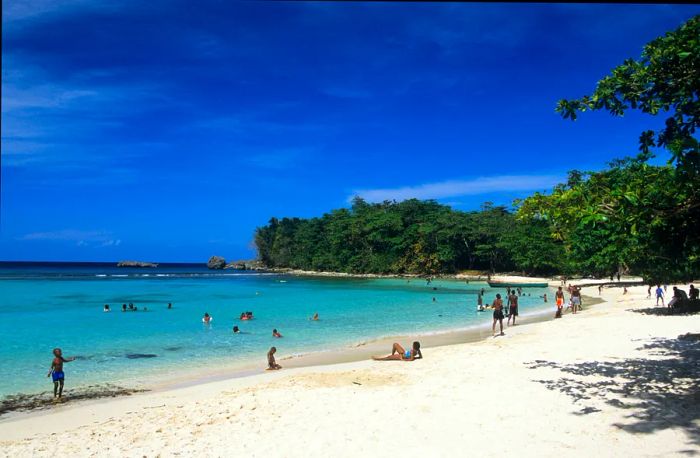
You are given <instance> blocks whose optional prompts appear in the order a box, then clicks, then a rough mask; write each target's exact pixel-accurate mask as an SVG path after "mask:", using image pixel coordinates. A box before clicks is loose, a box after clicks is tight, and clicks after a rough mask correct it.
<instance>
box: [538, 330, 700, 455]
mask: <svg viewBox="0 0 700 458" xmlns="http://www.w3.org/2000/svg"><path fill="white" fill-rule="evenodd" d="M691 336H692V335H691ZM639 350H645V351H646V352H648V354H649V356H651V357H652V358H629V359H623V360H620V361H614V362H607V361H605V362H600V361H592V362H584V363H579V364H560V363H556V362H552V361H542V360H537V361H534V362H530V363H526V364H527V366H528V367H529V368H531V369H538V368H542V367H548V368H551V369H557V370H559V371H561V372H563V373H564V374H570V375H571V376H576V378H572V377H561V378H559V379H554V380H534V381H536V382H539V383H542V384H543V385H545V386H546V387H547V388H548V389H550V390H556V391H560V392H563V393H565V394H567V395H568V396H570V397H571V398H573V400H574V403H577V404H579V405H580V406H581V410H579V411H578V412H575V414H576V415H589V414H592V413H595V412H599V411H600V410H599V409H598V408H596V407H595V405H594V404H595V403H594V402H593V401H595V400H602V401H604V402H605V403H606V404H608V405H610V406H613V407H616V408H619V409H626V410H628V411H629V414H628V415H627V416H626V418H628V419H629V420H630V421H629V422H626V423H624V424H623V423H616V424H614V426H616V427H618V428H620V429H622V430H624V431H627V432H630V433H643V434H650V433H653V432H655V431H658V430H664V429H668V428H675V427H678V428H682V429H683V430H685V431H686V432H687V434H688V436H689V437H690V440H691V443H692V444H694V445H700V426H698V425H697V424H695V421H696V420H698V419H700V379H699V378H698V377H699V376H700V342H699V341H698V340H697V339H695V338H692V337H691V338H688V337H687V336H681V338H679V339H662V338H655V339H652V340H651V341H650V342H649V343H646V344H644V345H643V346H642V347H641V348H639ZM682 453H689V454H697V452H696V451H694V450H686V451H682Z"/></svg>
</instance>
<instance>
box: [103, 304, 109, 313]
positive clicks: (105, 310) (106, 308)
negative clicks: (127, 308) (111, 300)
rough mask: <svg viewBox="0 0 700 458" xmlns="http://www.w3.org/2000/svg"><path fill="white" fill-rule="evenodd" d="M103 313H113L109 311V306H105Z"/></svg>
mask: <svg viewBox="0 0 700 458" xmlns="http://www.w3.org/2000/svg"><path fill="white" fill-rule="evenodd" d="M102 311H103V312H111V310H110V309H109V304H105V306H104V308H103V309H102Z"/></svg>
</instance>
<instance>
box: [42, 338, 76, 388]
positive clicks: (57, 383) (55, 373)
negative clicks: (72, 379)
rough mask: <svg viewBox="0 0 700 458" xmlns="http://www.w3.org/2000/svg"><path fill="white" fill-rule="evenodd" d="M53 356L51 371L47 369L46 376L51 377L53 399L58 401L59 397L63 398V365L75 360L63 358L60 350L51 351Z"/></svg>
mask: <svg viewBox="0 0 700 458" xmlns="http://www.w3.org/2000/svg"><path fill="white" fill-rule="evenodd" d="M53 356H54V358H53V361H51V369H49V373H48V374H46V376H47V377H52V379H53V397H54V398H59V399H60V398H61V396H63V381H64V380H65V374H64V373H63V363H69V362H71V361H75V358H64V357H63V353H62V351H61V349H60V348H54V349H53Z"/></svg>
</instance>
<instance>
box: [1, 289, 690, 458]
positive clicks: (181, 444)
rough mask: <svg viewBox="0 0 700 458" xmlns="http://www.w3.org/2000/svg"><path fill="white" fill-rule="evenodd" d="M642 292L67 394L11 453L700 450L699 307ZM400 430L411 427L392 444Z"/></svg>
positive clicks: (6, 446)
mask: <svg viewBox="0 0 700 458" xmlns="http://www.w3.org/2000/svg"><path fill="white" fill-rule="evenodd" d="M584 294H585V295H586V296H587V297H593V298H595V297H596V295H597V288H595V287H591V288H588V290H586V291H584ZM645 298H646V288H645V287H632V288H630V291H629V294H627V295H623V294H622V290H621V289H617V288H615V289H608V290H604V293H603V295H602V299H603V300H602V304H601V305H600V306H596V307H592V306H590V304H589V307H586V309H585V310H584V312H583V313H582V314H580V315H571V314H566V315H565V317H564V318H563V319H559V320H553V319H552V320H546V321H541V322H537V323H531V324H528V325H527V326H516V327H515V328H509V329H508V330H507V331H506V335H505V336H504V337H497V338H490V339H482V340H480V341H478V342H474V343H466V344H465V343H460V344H454V345H446V346H437V347H431V348H429V349H427V350H426V351H425V358H424V359H422V360H420V361H415V362H411V363H402V362H376V361H369V360H364V361H358V362H350V363H340V364H333V365H326V366H310V367H300V368H289V369H285V370H281V371H276V372H264V373H258V374H255V375H253V376H251V377H243V378H237V379H226V380H221V381H212V382H209V383H204V384H197V385H194V386H188V387H183V388H178V389H174V390H168V391H163V392H149V393H144V394H139V395H135V396H129V397H123V398H116V399H111V400H104V401H100V402H93V403H89V404H88V403H86V404H78V403H76V404H65V405H59V406H56V408H55V409H54V410H53V411H51V412H46V411H43V412H34V413H27V414H24V415H22V417H21V418H15V419H13V420H12V421H2V422H0V437H2V439H1V440H0V445H2V447H0V450H2V451H1V452H0V456H8V457H9V456H13V457H14V456H28V455H32V456H49V455H51V456H53V455H56V454H58V453H63V454H65V453H68V454H71V455H77V456H86V455H115V456H124V455H130V456H134V455H136V456H156V455H163V456H172V455H175V454H184V455H188V456H190V455H196V456H200V455H204V456H223V455H226V454H227V453H231V448H230V447H231V444H232V442H231V439H232V438H234V437H243V438H245V439H246V440H244V441H235V450H236V453H239V454H245V455H256V456H259V455H262V454H267V455H272V456H276V455H279V453H280V449H279V444H284V448H285V450H287V452H285V454H286V455H288V456H327V455H328V454H333V455H335V456H357V455H358V454H361V455H364V456H366V455H374V456H377V455H380V456H390V455H395V454H396V453H399V452H405V454H407V455H409V456H425V454H429V455H433V456H435V455H436V454H437V455H439V456H446V455H448V454H457V453H460V451H462V453H463V450H464V448H463V447H464V443H465V441H466V442H467V443H469V446H470V448H473V449H475V450H481V451H482V452H483V454H484V455H488V456H496V455H500V454H502V450H500V449H498V450H496V449H494V448H493V438H494V437H495V436H494V435H498V434H502V432H503V431H510V433H509V437H508V443H509V444H510V445H512V446H513V447H517V449H518V450H519V453H522V454H524V455H526V456H554V455H558V456H591V455H603V456H607V455H611V454H613V455H616V456H617V455H619V456H630V455H632V454H638V453H639V450H644V453H643V455H645V456H687V455H688V454H697V453H700V416H699V415H698V414H697V412H698V411H697V409H696V408H697V399H698V398H697V396H698V395H700V386H699V385H698V382H697V380H698V376H700V364H699V363H700V342H697V341H693V340H687V339H686V340H682V339H680V338H679V336H682V335H685V333H687V332H688V331H694V330H695V329H697V328H698V326H700V315H692V316H678V315H676V316H673V315H665V314H663V313H661V314H659V313H655V312H658V311H661V312H663V310H660V309H659V308H655V307H654V301H653V300H649V299H645ZM584 305H585V304H584ZM386 352H388V348H385V349H384V351H383V352H382V353H386ZM512 387H517V389H513V388H512ZM494 390H496V391H494ZM494 393H498V395H497V396H495V395H494ZM387 425H402V427H403V428H406V429H408V430H410V431H413V433H412V434H409V435H406V436H405V437H402V438H401V440H400V441H395V440H387V434H386V428H387ZM465 425H468V427H467V428H465ZM358 431H361V432H362V434H359V435H358V434H357V432H358ZM581 431H585V432H586V435H587V436H589V437H595V438H596V440H594V441H581V440H580V439H581V435H580V432H581ZM59 434H60V440H59V438H58V437H57V436H56V435H59ZM271 437H274V438H275V440H272V441H271V440H269V438H271ZM455 437H461V438H463V440H459V441H455V440H454V438H455Z"/></svg>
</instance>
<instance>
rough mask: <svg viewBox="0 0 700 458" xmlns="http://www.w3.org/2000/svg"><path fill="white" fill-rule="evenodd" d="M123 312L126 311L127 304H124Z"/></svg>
mask: <svg viewBox="0 0 700 458" xmlns="http://www.w3.org/2000/svg"><path fill="white" fill-rule="evenodd" d="M122 312H126V304H122Z"/></svg>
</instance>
